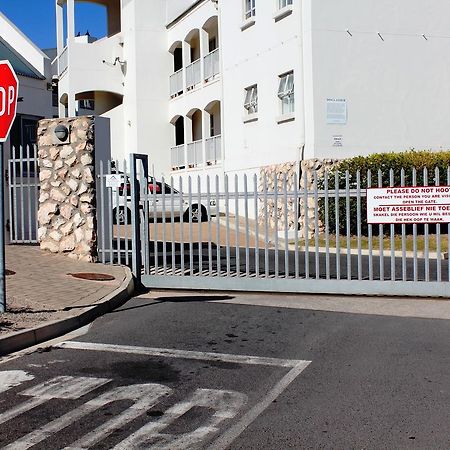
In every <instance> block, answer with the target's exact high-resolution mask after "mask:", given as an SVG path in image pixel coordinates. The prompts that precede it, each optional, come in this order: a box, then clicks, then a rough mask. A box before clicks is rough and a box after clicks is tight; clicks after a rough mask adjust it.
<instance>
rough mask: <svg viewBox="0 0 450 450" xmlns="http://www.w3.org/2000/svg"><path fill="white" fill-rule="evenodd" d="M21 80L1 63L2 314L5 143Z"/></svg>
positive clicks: (0, 296)
mask: <svg viewBox="0 0 450 450" xmlns="http://www.w3.org/2000/svg"><path fill="white" fill-rule="evenodd" d="M18 93H19V80H18V79H17V76H16V74H15V73H14V69H13V68H12V66H11V64H10V62H9V61H0V313H4V312H5V311H6V279H5V170H4V154H3V143H4V142H5V141H6V140H7V139H8V136H9V132H10V131H11V127H12V124H13V122H14V119H15V118H16V111H17V97H18Z"/></svg>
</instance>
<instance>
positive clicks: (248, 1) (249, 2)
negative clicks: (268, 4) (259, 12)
mask: <svg viewBox="0 0 450 450" xmlns="http://www.w3.org/2000/svg"><path fill="white" fill-rule="evenodd" d="M255 16H256V0H244V20H250V19H252V18H253V17H255Z"/></svg>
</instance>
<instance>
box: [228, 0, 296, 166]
mask: <svg viewBox="0 0 450 450" xmlns="http://www.w3.org/2000/svg"><path fill="white" fill-rule="evenodd" d="M299 3H300V2H298V1H295V2H294V6H293V12H292V14H291V15H289V16H287V17H285V18H283V19H281V20H279V21H275V20H274V18H273V16H274V14H275V13H276V4H277V2H275V1H259V2H256V17H255V24H254V25H253V26H251V27H249V28H247V29H245V30H243V31H241V25H242V24H243V22H244V18H243V9H242V5H243V2H242V1H241V0H228V1H226V2H221V4H220V9H221V18H222V20H221V34H222V35H221V46H222V57H223V61H222V64H223V71H222V72H223V86H224V88H223V98H224V102H223V120H224V123H223V125H224V128H223V134H224V138H225V141H224V142H225V143H224V145H225V171H226V172H231V173H233V172H236V171H246V172H247V173H252V170H253V169H257V168H259V167H261V166H266V165H270V164H275V163H281V162H286V161H295V160H297V159H298V158H299V154H300V148H301V147H302V146H303V144H304V117H303V106H302V105H303V92H302V85H303V77H302V66H301V60H302V47H301V36H300V31H301V14H300V10H299V9H300V5H299ZM290 70H294V75H295V90H296V93H295V101H296V111H295V120H293V121H290V122H285V123H277V117H278V116H279V115H280V113H281V109H280V101H279V99H278V96H277V93H278V81H279V78H278V76H279V75H281V74H283V73H284V72H287V71H290ZM253 84H257V85H258V97H259V100H258V109H259V112H258V120H257V121H255V122H251V123H244V122H243V117H244V114H245V110H244V106H243V104H244V96H245V88H246V87H248V86H251V85H253ZM249 169H252V170H249ZM253 172H254V171H253Z"/></svg>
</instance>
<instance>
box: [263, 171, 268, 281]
mask: <svg viewBox="0 0 450 450" xmlns="http://www.w3.org/2000/svg"><path fill="white" fill-rule="evenodd" d="M263 193H264V208H263V209H264V276H265V277H266V278H268V277H269V217H268V211H267V206H268V205H267V174H266V172H265V171H264V177H263Z"/></svg>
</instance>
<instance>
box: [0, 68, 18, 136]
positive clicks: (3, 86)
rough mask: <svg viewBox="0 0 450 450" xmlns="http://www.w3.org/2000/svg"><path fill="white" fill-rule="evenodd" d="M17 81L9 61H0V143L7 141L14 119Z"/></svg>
mask: <svg viewBox="0 0 450 450" xmlns="http://www.w3.org/2000/svg"><path fill="white" fill-rule="evenodd" d="M18 94H19V80H18V79H17V76H16V74H15V72H14V69H13V68H12V66H11V64H10V62H9V61H0V142H5V141H6V139H8V135H9V132H10V130H11V127H12V124H13V122H14V119H15V118H16V110H17V97H18Z"/></svg>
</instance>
